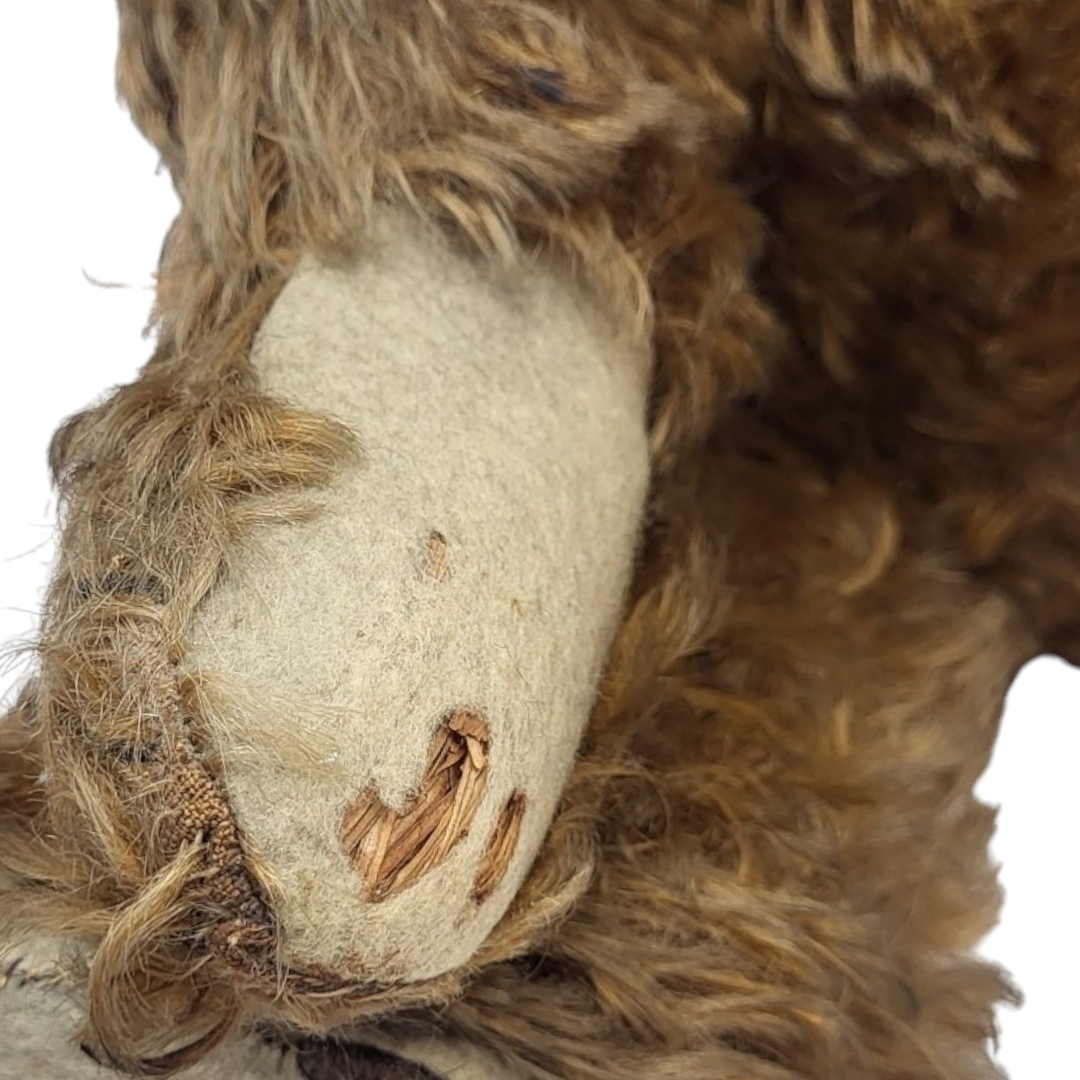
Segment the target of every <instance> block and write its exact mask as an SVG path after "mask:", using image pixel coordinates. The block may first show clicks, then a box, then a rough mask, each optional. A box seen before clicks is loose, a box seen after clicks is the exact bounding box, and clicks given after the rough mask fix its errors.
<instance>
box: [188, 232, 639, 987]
mask: <svg viewBox="0 0 1080 1080" xmlns="http://www.w3.org/2000/svg"><path fill="white" fill-rule="evenodd" d="M252 358H253V364H254V368H255V370H256V372H257V373H258V375H259V377H260V379H261V380H262V383H263V385H264V387H265V389H266V390H267V392H269V393H270V394H272V395H274V396H275V397H278V398H281V399H282V400H284V401H286V402H288V403H289V404H290V405H294V406H298V407H301V408H304V409H307V410H311V411H315V412H318V413H323V414H327V415H330V416H332V417H334V418H335V419H336V420H338V421H340V422H341V423H343V424H344V425H346V426H347V427H348V428H349V429H350V430H351V431H353V432H354V433H355V434H356V436H357V439H358V441H359V445H360V454H359V459H358V461H357V462H356V464H355V465H353V466H352V467H351V468H350V469H349V470H348V471H347V473H346V474H345V475H344V476H342V477H341V478H340V479H339V480H338V481H336V482H335V483H334V484H333V485H332V487H331V488H330V489H328V490H327V491H325V492H323V493H321V494H320V496H319V497H318V500H317V509H316V511H315V513H314V514H313V515H312V517H311V519H310V520H309V521H305V522H299V523H291V524H287V525H281V526H278V527H274V526H270V527H268V528H265V529H263V530H261V531H260V532H258V533H256V534H255V536H254V537H253V540H254V547H253V548H252V549H251V550H250V551H249V552H246V553H245V555H244V558H243V559H242V560H240V559H236V560H233V562H232V564H231V565H230V567H229V570H228V572H227V573H226V575H225V576H224V578H223V579H222V580H221V582H220V583H219V584H218V585H217V586H216V587H215V589H214V590H213V592H212V593H211V594H210V596H209V597H208V598H207V600H206V601H205V603H204V604H203V605H202V607H201V608H200V609H199V611H198V612H197V614H196V618H195V621H194V625H193V631H192V642H193V644H192V648H191V650H190V652H189V655H188V658H187V660H186V664H185V666H186V668H187V670H188V672H189V673H191V674H192V675H197V676H198V678H199V680H200V682H202V683H203V684H205V685H207V686H215V685H217V686H218V687H221V688H223V689H222V693H221V697H222V700H221V701H220V702H219V705H218V708H220V710H221V713H222V720H221V723H220V725H219V732H220V736H221V738H223V739H224V740H226V742H228V741H229V740H230V739H232V740H233V741H234V742H235V743H242V741H243V739H244V737H245V736H246V735H248V734H249V733H250V732H251V731H252V728H255V729H257V730H258V732H259V733H260V735H259V737H260V738H261V739H262V740H263V741H264V744H265V745H266V746H268V747H270V748H273V747H275V746H276V747H279V748H281V747H285V752H284V753H283V754H279V755H278V756H277V757H276V758H275V755H274V754H273V753H269V754H268V753H257V754H251V753H243V752H235V753H233V754H231V755H229V754H227V755H226V760H227V761H228V762H229V764H228V766H227V769H226V772H225V783H226V788H227V790H228V794H229V799H230V802H231V803H232V805H233V807H234V809H235V812H236V815H237V819H238V822H239V824H240V826H241V827H242V829H243V830H244V833H245V835H246V837H247V843H248V844H249V846H250V850H251V852H252V854H253V855H254V857H256V858H257V859H259V860H260V861H261V862H262V863H263V865H264V866H265V867H266V868H267V870H268V872H269V873H270V874H271V875H272V876H273V878H274V879H275V880H276V882H277V900H276V910H277V914H278V917H279V920H280V926H281V933H282V937H283V949H284V951H283V954H282V957H283V959H284V960H285V961H286V962H288V963H290V964H293V965H296V964H300V965H306V966H322V967H325V968H328V969H330V970H333V971H335V972H338V973H339V974H341V975H344V976H348V977H356V978H360V977H369V978H372V979H375V980H377V981H380V982H382V981H391V982H397V981H410V980H415V979H421V978H430V977H433V976H436V975H440V974H442V973H443V972H446V971H448V970H450V969H452V968H454V967H458V966H460V965H462V964H464V963H465V962H467V961H468V959H469V958H470V956H471V955H472V954H473V953H474V952H475V951H476V950H477V949H478V948H479V946H480V945H481V943H482V942H483V941H484V939H485V938H486V937H487V935H488V933H489V932H490V931H491V929H492V928H493V926H494V925H495V923H496V922H497V921H498V920H499V918H500V917H501V915H502V914H503V912H504V911H505V910H506V908H507V907H508V905H509V904H510V901H511V899H512V898H513V896H514V894H515V893H516V891H517V889H518V887H519V885H520V884H521V881H522V880H523V878H524V876H525V874H526V873H527V871H528V869H529V867H530V866H531V864H532V861H533V858H534V856H535V854H536V852H537V849H538V848H539V846H540V843H541V841H542V839H543V837H544V835H545V834H546V832H547V830H548V827H549V825H550V822H551V818H552V815H553V813H554V810H555V806H556V803H557V801H558V799H559V797H560V794H561V792H562V788H563V785H564V783H565V781H566V778H567V775H568V774H569V771H570V768H571V766H572V765H573V762H574V758H575V755H576V751H577V746H578V742H579V739H580V737H581V733H582V731H583V729H584V726H585V723H586V720H587V718H588V715H589V711H590V709H591V707H592V703H593V700H594V696H595V692H596V686H597V680H598V678H599V675H600V670H601V666H602V664H603V662H604V658H605V657H606V655H607V651H608V649H609V647H610V644H611V638H612V635H613V633H614V631H615V627H616V624H617V621H618V619H619V616H620V614H621V610H622V603H623V599H624V596H625V593H626V589H627V585H628V581H629V576H630V573H631V570H632V568H633V559H634V553H635V549H636V545H637V540H638V533H639V528H640V521H641V513H642V506H643V503H644V498H645V492H646V487H647V483H648V473H649V465H648V448H647V437H646V428H645V392H646V386H647V381H648V362H649V354H648V351H647V350H646V349H644V348H643V347H642V346H641V344H640V343H637V344H635V342H634V341H633V339H632V338H631V337H630V335H621V336H620V335H619V334H617V333H615V332H613V329H612V327H611V325H610V323H609V321H608V320H607V319H606V318H605V317H604V316H603V315H601V314H600V313H599V312H597V311H595V310H593V309H592V307H591V305H590V302H589V300H588V297H587V296H585V295H584V294H583V293H582V292H581V291H580V290H578V289H577V288H576V287H575V286H574V285H573V283H572V281H570V280H568V279H566V278H565V277H560V276H558V275H556V274H555V272H554V271H553V270H552V269H551V268H549V267H546V266H544V265H543V264H541V263H539V262H533V263H531V264H528V265H525V266H523V267H520V268H519V269H517V270H516V271H513V272H510V273H507V272H505V271H500V269H499V268H498V267H492V266H485V265H484V264H482V263H479V262H478V261H477V260H475V259H470V258H467V257H465V256H464V255H463V254H461V253H460V252H455V251H454V250H453V249H452V248H451V247H450V246H449V245H448V244H446V243H445V241H443V240H441V239H440V238H439V237H438V236H437V235H436V234H435V233H433V232H432V231H431V230H430V229H425V228H424V227H423V226H422V225H421V224H419V223H417V222H415V221H414V220H411V219H410V218H408V217H405V216H403V215H400V214H390V215H387V217H386V219H385V220H383V221H381V222H380V223H379V226H378V228H377V229H376V230H375V232H374V235H373V238H372V240H371V242H370V244H369V245H368V250H366V251H365V252H364V254H363V256H362V257H361V258H359V259H357V260H356V261H355V262H354V263H353V264H352V265H349V266H346V267H332V266H327V265H315V264H309V265H306V266H304V267H303V268H301V269H300V270H299V272H298V273H297V274H296V275H295V276H294V277H293V278H292V280H291V281H290V282H289V284H288V285H287V286H286V288H285V289H284V291H283V292H282V294H281V296H280V297H279V298H278V300H277V301H276V303H275V305H274V307H273V308H272V309H271V311H270V313H269V314H268V316H267V317H266V320H265V322H264V324H263V326H262V328H261V330H260V331H259V334H258V336H257V338H256V341H255V344H254V348H253V353H252ZM255 702H258V703H260V704H259V705H258V706H255V705H252V704H250V703H255ZM245 703H249V704H245ZM267 703H272V704H267ZM245 709H246V710H247V714H248V717H247V721H246V722H245V719H244V715H245ZM253 711H254V712H255V713H256V715H255V716H252V715H251V713H252V712H253ZM455 712H457V713H464V714H465V715H468V716H470V717H473V718H474V723H475V724H478V725H480V726H481V727H482V728H483V729H484V730H483V731H479V730H478V732H477V734H479V735H481V738H480V739H479V740H471V750H470V752H471V753H472V754H473V756H474V757H478V755H483V760H482V761H478V764H479V765H480V768H479V770H478V771H476V772H475V774H473V773H470V772H469V771H468V763H466V776H468V777H470V780H469V782H470V783H472V785H473V787H474V788H479V789H481V790H479V792H478V793H474V794H473V796H471V797H470V795H468V794H467V793H466V794H464V795H462V793H461V792H457V793H455V792H453V791H451V792H449V793H448V794H447V796H446V798H445V800H444V803H443V807H444V808H443V809H440V808H439V807H436V806H433V807H432V810H431V813H432V815H434V816H440V815H441V816H443V817H448V816H449V817H453V816H454V815H457V817H458V818H460V819H461V824H460V827H458V828H456V830H455V832H456V833H457V834H459V835H455V836H448V837H446V838H445V843H443V844H442V847H443V848H447V850H435V849H434V847H433V845H435V847H438V844H439V842H438V838H435V839H434V840H431V841H428V840H427V839H426V835H427V833H426V832H425V827H424V823H423V821H420V820H419V818H420V816H421V813H420V811H419V810H417V811H416V812H414V813H413V815H412V819H416V820H417V823H416V824H415V825H412V826H409V828H410V829H411V835H412V837H413V838H412V839H410V836H403V837H402V839H401V841H400V844H401V845H402V846H403V847H404V848H406V849H408V848H410V847H412V848H419V849H420V850H419V852H418V855H417V858H419V859H420V860H421V863H422V864H421V865H419V866H418V868H417V870H416V873H415V875H414V874H411V873H409V874H407V876H406V878H407V879H406V882H405V884H404V885H403V886H402V887H400V888H398V887H394V886H393V885H392V884H388V885H387V886H386V888H382V887H381V886H379V885H378V884H377V882H376V881H375V878H377V875H378V867H377V866H374V865H373V864H372V862H371V859H372V858H373V857H375V856H374V854H373V851H372V849H373V848H375V847H378V845H379V844H380V836H379V828H380V826H379V825H378V823H375V824H370V823H368V824H365V823H364V822H362V821H360V822H358V832H357V835H356V837H355V838H354V840H353V842H351V843H350V842H349V837H347V836H345V837H344V838H343V836H342V834H343V824H342V822H343V818H344V817H345V816H346V815H347V814H348V813H349V807H350V806H351V805H352V804H353V803H354V802H355V801H356V800H357V799H358V798H360V797H361V796H362V793H364V792H365V791H371V792H373V793H377V795H376V796H375V797H377V799H378V801H379V802H381V803H382V804H383V805H384V806H385V807H386V808H387V809H388V810H389V811H390V812H391V813H398V814H402V815H405V814H406V812H407V810H408V808H409V806H410V802H413V803H415V802H416V799H417V793H418V792H419V791H420V790H421V788H422V786H423V781H424V774H425V769H426V768H427V766H428V761H429V747H430V746H431V744H432V740H433V739H435V738H436V736H437V732H438V730H439V727H440V724H442V723H444V722H445V721H446V719H447V718H448V717H452V716H453V715H454V714H455ZM230 724H236V725H238V727H239V732H238V733H237V732H236V731H234V733H233V734H232V735H230ZM481 743H482V744H483V748H482V749H481V748H480V744H481ZM298 744H302V745H303V747H304V749H305V751H306V755H307V757H308V759H309V760H308V762H307V764H306V765H305V763H304V762H303V760H298V759H297V755H296V754H289V753H288V750H287V748H288V747H289V746H290V745H291V746H296V745H298ZM275 760H276V761H277V762H278V765H277V767H275V764H274V762H275ZM463 784H464V781H463ZM462 799H465V800H466V801H469V802H471V803H474V804H475V805H472V806H468V807H466V806H463V805H462ZM477 799H478V802H477ZM511 800H515V801H514V803H513V806H514V807H516V808H517V811H518V819H519V820H517V821H515V822H514V832H515V836H512V837H509V838H508V844H509V847H510V850H509V851H507V852H504V853H502V854H501V855H499V859H500V861H502V862H506V861H507V860H508V865H505V866H500V867H498V868H497V871H498V872H497V873H496V874H495V875H494V877H495V878H497V880H493V881H492V882H491V883H490V885H489V886H484V887H483V888H482V889H478V887H477V884H476V882H477V874H478V872H479V868H480V864H481V862H482V860H483V859H484V857H485V852H486V850H488V849H489V848H490V847H491V845H492V842H493V841H492V837H493V834H494V833H495V832H496V831H497V829H498V823H499V817H500V814H501V813H504V812H505V811H506V808H507V807H508V805H510V801H511ZM370 817H371V815H369V818H370ZM412 819H410V820H412ZM388 827H389V826H388ZM346 831H348V830H347V829H346ZM383 842H384V843H388V842H389V841H388V840H386V839H385V838H384V841H383ZM425 846H426V847H427V848H428V849H431V850H430V853H429V852H426V851H425V850H424V849H425ZM350 853H352V854H355V855H356V856H357V858H358V859H359V860H360V862H361V863H362V864H364V863H366V866H367V868H369V869H371V870H372V873H371V875H370V876H371V877H372V885H373V886H374V888H372V889H368V890H366V892H367V893H368V894H369V895H366V896H365V890H364V889H363V888H362V887H361V886H362V880H361V879H362V874H361V873H360V872H358V867H357V865H356V864H355V860H354V859H351V858H350ZM389 857H390V858H391V859H393V858H394V855H393V853H391V855H390V856H389ZM406 857H407V855H401V856H399V857H398V859H397V861H398V862H401V860H402V859H405V858H406ZM425 860H426V863H430V865H426V863H425ZM360 869H361V870H363V869H365V866H363V865H362V866H361V868H360ZM399 877H400V875H399ZM380 891H382V892H386V893H388V895H380ZM478 892H484V893H487V892H490V895H478Z"/></svg>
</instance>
